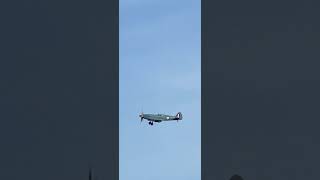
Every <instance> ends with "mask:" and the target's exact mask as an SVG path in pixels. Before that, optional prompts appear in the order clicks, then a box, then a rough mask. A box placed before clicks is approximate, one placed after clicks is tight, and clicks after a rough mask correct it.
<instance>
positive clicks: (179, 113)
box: [176, 112, 182, 120]
mask: <svg viewBox="0 0 320 180" xmlns="http://www.w3.org/2000/svg"><path fill="white" fill-rule="evenodd" d="M176 119H177V120H182V113H181V112H178V113H177V115H176Z"/></svg>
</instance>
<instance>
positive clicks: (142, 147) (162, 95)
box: [119, 0, 201, 180]
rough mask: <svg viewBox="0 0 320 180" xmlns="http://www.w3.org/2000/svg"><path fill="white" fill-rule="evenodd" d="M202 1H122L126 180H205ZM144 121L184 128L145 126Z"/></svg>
mask: <svg viewBox="0 0 320 180" xmlns="http://www.w3.org/2000/svg"><path fill="white" fill-rule="evenodd" d="M200 14H201V8H200V0H183V1H182V0H175V1H172V0H153V1H150V0H120V74H119V76H120V87H119V88H120V97H119V98H120V112H119V116H120V122H119V125H120V132H119V137H120V142H119V143H120V147H119V148H120V167H119V168H120V174H119V175H120V180H151V179H152V180H160V179H161V180H164V179H165V180H200V178H201V176H200V175H201V54H200V53H201V45H200V43H201V41H200V39H201V33H200V31H201V29H200V28H201V19H200V18H201V17H200ZM142 109H143V111H144V113H165V114H173V115H175V114H176V113H177V112H178V111H181V112H182V114H183V120H182V121H181V122H176V121H173V122H162V123H156V124H154V125H153V126H149V125H148V123H147V122H146V121H144V122H142V123H140V119H139V117H138V115H139V113H140V112H141V110H142Z"/></svg>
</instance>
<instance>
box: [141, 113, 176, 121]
mask: <svg viewBox="0 0 320 180" xmlns="http://www.w3.org/2000/svg"><path fill="white" fill-rule="evenodd" d="M140 117H141V120H142V119H146V120H148V121H152V122H161V121H179V120H182V114H181V113H180V112H179V113H177V115H176V116H171V115H166V114H141V115H140Z"/></svg>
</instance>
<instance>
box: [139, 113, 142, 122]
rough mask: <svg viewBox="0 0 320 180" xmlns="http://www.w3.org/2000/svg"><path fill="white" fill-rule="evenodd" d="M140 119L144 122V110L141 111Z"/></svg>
mask: <svg viewBox="0 0 320 180" xmlns="http://www.w3.org/2000/svg"><path fill="white" fill-rule="evenodd" d="M139 117H140V119H141V122H142V120H143V110H141V114H140V115H139Z"/></svg>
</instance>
